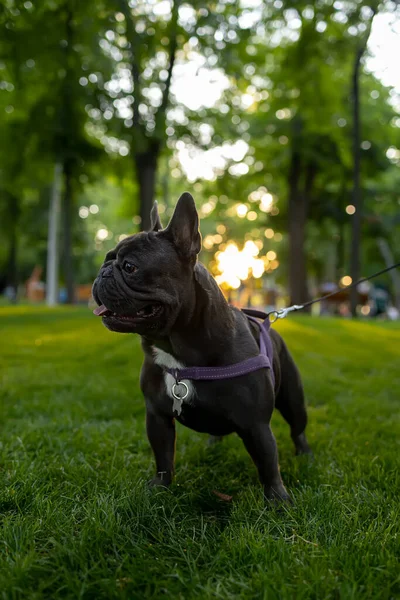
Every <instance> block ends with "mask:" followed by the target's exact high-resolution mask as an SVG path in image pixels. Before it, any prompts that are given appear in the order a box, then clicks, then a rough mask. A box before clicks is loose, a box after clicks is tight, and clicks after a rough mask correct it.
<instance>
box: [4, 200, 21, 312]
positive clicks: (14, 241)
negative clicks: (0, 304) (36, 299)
mask: <svg viewBox="0 0 400 600" xmlns="http://www.w3.org/2000/svg"><path fill="white" fill-rule="evenodd" d="M10 202H17V201H16V200H15V198H10ZM16 213H17V211H16V212H15V213H14V210H13V217H14V218H13V220H12V223H11V226H10V236H9V241H10V242H9V247H8V257H7V263H6V264H7V266H6V274H7V275H6V286H9V287H10V288H12V290H13V295H12V296H11V297H10V298H11V301H12V302H13V303H14V304H16V303H17V300H18V262H17V256H18V235H17V219H18V215H17V214H16Z"/></svg>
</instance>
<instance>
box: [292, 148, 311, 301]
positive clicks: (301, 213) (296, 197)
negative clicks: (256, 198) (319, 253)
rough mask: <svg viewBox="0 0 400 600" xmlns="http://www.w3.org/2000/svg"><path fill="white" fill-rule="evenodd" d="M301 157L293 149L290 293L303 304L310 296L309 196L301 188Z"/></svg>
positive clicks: (293, 298) (293, 299)
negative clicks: (308, 252)
mask: <svg viewBox="0 0 400 600" xmlns="http://www.w3.org/2000/svg"><path fill="white" fill-rule="evenodd" d="M300 182H301V158H300V154H299V152H297V150H293V152H292V158H291V165H290V173H289V204H288V212H289V293H290V304H303V303H304V302H306V300H307V298H308V293H307V269H306V254H305V247H304V245H305V228H306V218H307V196H306V194H305V193H303V192H302V190H301V185H300Z"/></svg>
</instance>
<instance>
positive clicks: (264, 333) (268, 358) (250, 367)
mask: <svg viewBox="0 0 400 600" xmlns="http://www.w3.org/2000/svg"><path fill="white" fill-rule="evenodd" d="M242 312H243V313H244V314H245V315H246V316H247V318H248V319H249V320H250V321H253V322H254V323H257V325H258V326H259V328H260V354H259V355H258V356H252V357H251V358H246V360H242V361H241V362H239V363H235V364H234V365H228V366H227V367H185V368H183V369H171V368H168V367H164V368H165V370H166V371H167V372H168V373H170V375H172V376H173V377H174V378H175V381H176V383H177V384H179V383H180V382H181V381H182V380H183V379H193V380H204V381H206V380H212V379H231V378H233V377H239V375H246V374H247V373H252V372H253V371H258V370H259V369H263V368H266V369H271V376H272V383H273V385H274V386H275V376H274V369H273V366H272V365H273V348H272V342H271V338H270V336H269V333H268V331H269V328H270V326H271V324H270V322H269V319H268V315H267V314H266V313H264V312H262V311H260V310H253V309H251V308H243V309H242ZM258 319H263V321H262V322H260V321H259V320H258Z"/></svg>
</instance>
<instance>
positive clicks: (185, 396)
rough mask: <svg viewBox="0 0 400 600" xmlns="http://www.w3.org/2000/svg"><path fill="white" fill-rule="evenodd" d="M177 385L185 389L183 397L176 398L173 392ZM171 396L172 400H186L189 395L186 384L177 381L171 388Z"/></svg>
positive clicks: (176, 395)
mask: <svg viewBox="0 0 400 600" xmlns="http://www.w3.org/2000/svg"><path fill="white" fill-rule="evenodd" d="M178 385H183V386H184V388H185V393H184V395H183V396H178V394H177V393H176V391H175V389H176V387H177V386H178ZM172 395H173V397H174V398H176V400H184V399H185V398H187V397H188V395H189V388H188V386H187V385H186V383H185V382H184V381H177V382H176V383H174V385H173V386H172Z"/></svg>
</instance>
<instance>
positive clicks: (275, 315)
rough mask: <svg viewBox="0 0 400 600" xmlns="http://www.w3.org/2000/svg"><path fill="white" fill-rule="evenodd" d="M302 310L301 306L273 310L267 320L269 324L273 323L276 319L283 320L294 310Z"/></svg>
mask: <svg viewBox="0 0 400 600" xmlns="http://www.w3.org/2000/svg"><path fill="white" fill-rule="evenodd" d="M302 308H304V306H303V304H293V306H288V307H287V308H281V309H280V310H273V311H272V312H270V313H268V319H269V322H270V323H275V321H277V320H278V319H284V318H285V317H287V316H288V314H289V313H291V312H293V311H294V310H301V309H302Z"/></svg>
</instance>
